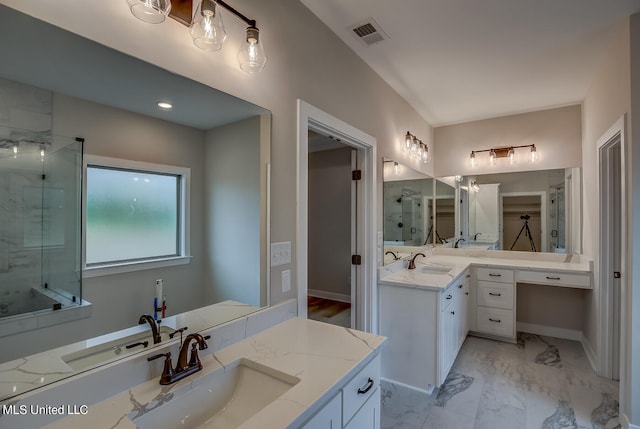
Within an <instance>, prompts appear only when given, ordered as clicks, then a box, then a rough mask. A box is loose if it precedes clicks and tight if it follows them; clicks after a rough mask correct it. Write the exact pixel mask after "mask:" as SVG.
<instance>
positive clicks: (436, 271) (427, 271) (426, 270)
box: [420, 265, 453, 274]
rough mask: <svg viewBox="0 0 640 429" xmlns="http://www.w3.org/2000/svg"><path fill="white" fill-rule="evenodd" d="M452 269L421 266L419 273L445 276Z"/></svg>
mask: <svg viewBox="0 0 640 429" xmlns="http://www.w3.org/2000/svg"><path fill="white" fill-rule="evenodd" d="M452 268H453V267H445V266H437V265H423V266H422V267H420V272H421V273H424V274H447V273H448V272H449V271H451V269H452Z"/></svg>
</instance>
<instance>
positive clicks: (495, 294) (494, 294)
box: [489, 292, 502, 296]
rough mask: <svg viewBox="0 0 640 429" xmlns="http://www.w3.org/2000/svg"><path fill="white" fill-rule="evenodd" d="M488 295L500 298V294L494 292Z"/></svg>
mask: <svg viewBox="0 0 640 429" xmlns="http://www.w3.org/2000/svg"><path fill="white" fill-rule="evenodd" d="M489 295H491V296H502V294H501V293H495V292H489Z"/></svg>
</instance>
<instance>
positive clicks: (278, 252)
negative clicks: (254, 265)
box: [271, 241, 291, 267]
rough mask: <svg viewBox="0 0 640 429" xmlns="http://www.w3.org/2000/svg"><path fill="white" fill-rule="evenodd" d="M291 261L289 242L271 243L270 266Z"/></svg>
mask: <svg viewBox="0 0 640 429" xmlns="http://www.w3.org/2000/svg"><path fill="white" fill-rule="evenodd" d="M290 263H291V242H290V241H284V242H281V243H271V266H272V267H277V266H278V265H286V264H290Z"/></svg>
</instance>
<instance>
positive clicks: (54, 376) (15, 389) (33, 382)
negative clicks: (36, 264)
mask: <svg viewBox="0 0 640 429" xmlns="http://www.w3.org/2000/svg"><path fill="white" fill-rule="evenodd" d="M257 310H259V308H258V307H255V306H252V305H248V304H243V303H241V302H237V301H224V302H220V303H217V304H212V305H210V306H207V307H203V308H199V309H196V310H192V311H188V312H185V313H181V314H178V315H175V316H169V317H166V318H164V319H163V320H162V323H161V324H160V328H162V327H168V328H170V329H172V330H173V329H176V328H182V327H185V326H186V327H189V330H187V333H189V332H195V331H199V330H202V329H207V328H210V327H212V326H216V325H218V324H220V323H224V322H228V321H229V320H233V319H236V318H238V317H243V316H245V315H247V314H249V313H253V312H255V311H257ZM144 332H148V333H149V334H150V333H151V330H150V328H149V325H148V324H144V325H135V326H132V327H131V328H127V329H123V330H120V331H116V332H111V333H109V334H105V335H101V336H98V337H95V338H90V339H88V340H84V341H79V342H76V343H73V344H69V345H66V346H62V347H58V348H55V349H51V350H47V351H44V352H42V353H37V354H34V355H31V356H27V357H24V358H20V359H16V360H12V361H8V362H3V363H0V402H1V401H4V400H7V399H9V398H12V397H15V396H17V395H20V394H23V393H26V392H29V391H30V390H33V389H37V388H40V387H42V386H45V385H47V384H50V383H53V382H56V381H59V380H62V379H65V378H67V377H71V376H74V375H77V374H79V373H81V372H83V371H85V370H89V369H92V368H95V367H96V366H99V365H102V364H107V363H110V362H113V361H116V360H118V359H120V358H123V357H126V356H131V355H132V354H134V353H139V352H143V351H148V350H149V349H150V347H152V346H149V347H147V348H140V349H138V350H136V351H135V352H133V353H128V354H123V355H119V356H114V357H113V358H112V359H109V360H107V361H104V362H101V363H100V364H96V365H94V366H92V367H90V368H86V369H83V370H81V371H76V370H74V369H73V368H71V367H70V366H69V365H67V364H66V363H65V362H64V360H63V359H62V358H63V356H66V355H69V354H72V353H76V352H80V351H82V350H86V349H88V348H91V347H97V346H100V345H101V344H106V343H112V342H114V341H115V342H117V341H118V339H121V338H125V337H129V336H131V335H135V334H139V333H144ZM163 338H166V336H163ZM177 339H179V337H177ZM177 339H174V340H173V341H177ZM168 341H171V340H168ZM164 342H165V341H163V343H162V344H164ZM122 347H123V348H124V345H122Z"/></svg>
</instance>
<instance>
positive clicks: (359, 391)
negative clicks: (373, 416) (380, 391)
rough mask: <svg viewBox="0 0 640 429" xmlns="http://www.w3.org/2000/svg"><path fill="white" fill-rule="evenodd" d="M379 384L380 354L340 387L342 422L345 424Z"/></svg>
mask: <svg viewBox="0 0 640 429" xmlns="http://www.w3.org/2000/svg"><path fill="white" fill-rule="evenodd" d="M379 385H380V356H377V357H375V358H374V359H373V360H372V361H371V362H369V363H368V364H367V366H365V367H364V368H363V369H362V370H361V371H360V372H359V373H358V374H357V375H356V376H355V377H353V378H352V379H351V381H349V382H348V383H347V385H346V386H345V387H344V388H343V389H342V424H343V425H345V424H347V422H349V420H351V418H352V417H353V416H354V415H355V413H356V412H357V411H358V410H359V409H360V407H361V406H362V405H363V404H364V403H365V402H366V401H367V399H369V397H370V396H371V395H372V394H373V392H375V391H376V389H377V387H378V386H379Z"/></svg>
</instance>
